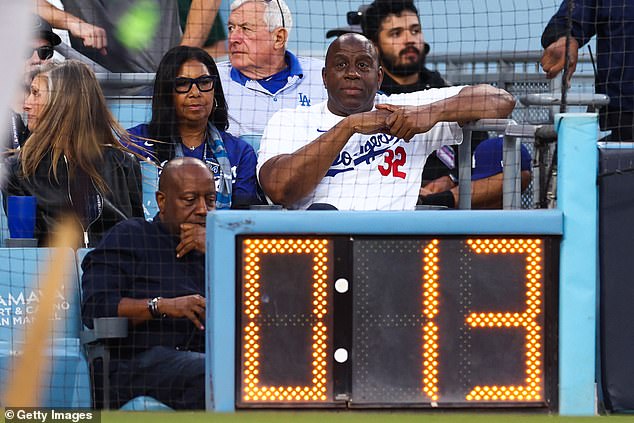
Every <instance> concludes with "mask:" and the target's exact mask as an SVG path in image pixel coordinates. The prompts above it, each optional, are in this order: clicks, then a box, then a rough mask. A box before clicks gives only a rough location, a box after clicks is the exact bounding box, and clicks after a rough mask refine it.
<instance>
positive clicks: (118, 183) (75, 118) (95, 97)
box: [3, 60, 143, 247]
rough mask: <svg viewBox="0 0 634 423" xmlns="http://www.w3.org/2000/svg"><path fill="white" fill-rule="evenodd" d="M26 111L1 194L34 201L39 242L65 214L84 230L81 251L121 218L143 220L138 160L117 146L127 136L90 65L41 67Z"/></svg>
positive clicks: (71, 62)
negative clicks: (25, 134)
mask: <svg viewBox="0 0 634 423" xmlns="http://www.w3.org/2000/svg"><path fill="white" fill-rule="evenodd" d="M24 110H25V111H26V112H27V116H28V126H29V129H30V130H31V135H30V136H29V138H28V139H27V140H26V142H25V143H24V145H23V146H22V148H21V149H20V150H19V153H18V154H17V155H15V156H12V157H10V158H9V159H8V161H7V167H8V175H7V185H6V186H5V187H4V189H3V194H4V198H8V197H9V196H34V197H35V198H36V202H37V211H36V226H35V235H36V238H38V240H39V244H40V245H46V244H47V243H48V241H49V238H50V236H51V234H52V232H53V231H54V230H55V227H56V224H57V223H58V222H59V220H60V219H61V218H62V217H63V216H64V215H68V214H70V215H72V216H73V217H74V218H75V219H76V222H77V223H78V225H80V226H81V230H82V232H83V242H82V246H83V247H92V246H94V245H95V243H96V242H97V241H99V239H100V238H101V237H102V235H103V234H104V233H105V232H106V231H107V230H108V229H110V228H111V227H112V226H114V225H115V224H116V223H118V222H119V221H121V220H125V219H127V218H130V217H142V216H143V207H142V194H141V192H142V191H141V169H140V166H139V163H138V161H137V160H136V159H135V158H134V156H133V155H132V154H130V152H129V151H128V150H127V149H126V148H125V147H124V146H123V145H122V143H121V142H119V139H120V138H123V139H125V138H126V137H127V134H126V132H125V130H124V129H123V128H121V126H120V125H119V124H118V123H117V121H116V120H115V118H114V117H113V116H112V114H111V113H110V110H109V109H108V106H107V104H106V100H105V98H104V95H103V93H102V91H101V87H100V86H99V83H98V82H97V78H96V77H95V74H94V73H93V72H92V71H91V70H90V68H89V67H88V66H86V65H85V64H83V63H81V62H78V61H75V60H68V61H66V62H63V63H61V64H47V65H43V66H42V67H41V68H40V70H39V72H38V73H36V74H35V76H34V78H33V81H32V82H31V88H30V94H29V96H28V97H27V99H26V101H25V103H24ZM5 209H6V203H5Z"/></svg>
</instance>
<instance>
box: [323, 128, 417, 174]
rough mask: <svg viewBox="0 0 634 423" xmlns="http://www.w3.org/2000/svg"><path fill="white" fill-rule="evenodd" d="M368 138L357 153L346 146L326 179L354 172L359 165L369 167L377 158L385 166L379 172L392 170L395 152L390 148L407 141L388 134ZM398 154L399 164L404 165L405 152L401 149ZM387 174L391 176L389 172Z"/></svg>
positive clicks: (329, 170) (380, 167)
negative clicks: (342, 173)
mask: <svg viewBox="0 0 634 423" xmlns="http://www.w3.org/2000/svg"><path fill="white" fill-rule="evenodd" d="M368 137H369V138H368V139H367V140H366V141H365V142H362V143H361V144H360V145H359V146H358V148H357V149H356V150H355V151H348V150H347V149H346V147H347V145H346V147H344V149H343V150H342V151H341V153H339V155H338V156H337V158H336V159H335V161H334V162H333V163H332V165H331V166H330V169H328V171H327V172H326V177H333V176H336V175H337V174H338V173H341V172H348V171H351V170H354V169H355V167H356V166H357V165H359V164H366V165H369V164H370V163H371V162H373V161H374V160H376V159H377V158H383V159H384V163H383V165H384V166H383V167H382V166H379V171H380V172H381V173H382V174H383V173H385V172H386V169H391V168H392V164H393V162H394V160H393V157H394V156H395V153H394V152H393V150H390V148H392V147H394V146H395V145H396V144H398V143H399V142H404V141H405V140H403V139H402V138H397V137H395V136H393V135H388V134H375V135H369V136H368ZM396 154H397V155H398V158H397V162H398V163H401V162H403V163H404V161H405V160H406V154H405V153H404V150H403V149H399V151H398V153H396ZM397 167H398V166H397ZM387 172H388V174H389V171H387ZM397 172H398V173H399V176H400V175H401V173H402V172H400V170H397ZM384 176H387V175H384Z"/></svg>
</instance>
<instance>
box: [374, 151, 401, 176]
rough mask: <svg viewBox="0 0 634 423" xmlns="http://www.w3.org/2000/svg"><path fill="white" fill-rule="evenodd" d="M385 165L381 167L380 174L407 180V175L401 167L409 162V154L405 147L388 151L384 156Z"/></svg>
mask: <svg viewBox="0 0 634 423" xmlns="http://www.w3.org/2000/svg"><path fill="white" fill-rule="evenodd" d="M383 159H384V161H383V164H380V165H379V172H381V175H383V176H389V175H390V174H391V175H392V176H394V177H395V178H401V179H405V176H407V174H406V173H405V172H403V171H402V170H401V166H403V165H404V164H405V161H406V160H407V153H406V152H405V149H404V148H403V147H400V146H399V147H396V148H395V149H394V150H387V151H386V152H385V156H383Z"/></svg>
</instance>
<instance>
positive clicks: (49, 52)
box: [26, 46, 55, 60]
mask: <svg viewBox="0 0 634 423" xmlns="http://www.w3.org/2000/svg"><path fill="white" fill-rule="evenodd" d="M34 51H35V52H37V57H39V58H40V60H48V59H50V58H51V57H53V53H55V49H54V48H53V47H51V46H42V47H37V48H34V49H33V50H29V52H28V54H27V56H26V58H27V59H28V58H29V57H31V56H33V52H34Z"/></svg>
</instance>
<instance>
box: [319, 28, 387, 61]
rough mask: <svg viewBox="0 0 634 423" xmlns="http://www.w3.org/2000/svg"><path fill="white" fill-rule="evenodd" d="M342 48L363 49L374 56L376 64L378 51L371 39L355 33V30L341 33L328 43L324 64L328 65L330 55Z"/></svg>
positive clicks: (330, 58)
mask: <svg viewBox="0 0 634 423" xmlns="http://www.w3.org/2000/svg"><path fill="white" fill-rule="evenodd" d="M342 49H344V50H351V49H352V50H359V49H361V50H365V51H366V52H367V53H368V54H370V55H371V56H372V57H374V59H375V60H376V64H377V66H378V63H379V53H378V52H377V50H376V47H375V46H374V44H373V43H372V41H370V40H368V39H367V38H366V37H365V36H364V35H361V34H357V33H355V32H348V33H346V34H342V35H341V36H339V37H337V38H335V40H334V41H333V42H332V43H330V45H329V46H328V50H327V51H326V66H328V62H329V60H332V57H333V56H334V55H335V54H336V53H338V52H339V51H341V50H342Z"/></svg>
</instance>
